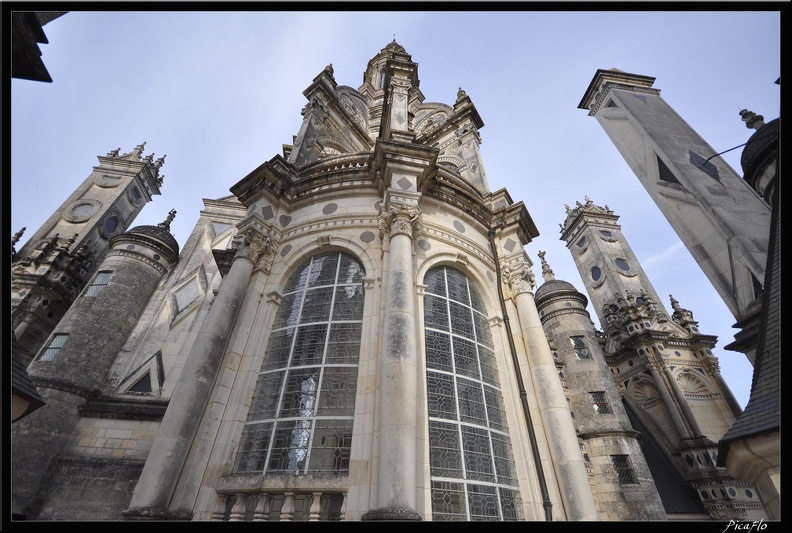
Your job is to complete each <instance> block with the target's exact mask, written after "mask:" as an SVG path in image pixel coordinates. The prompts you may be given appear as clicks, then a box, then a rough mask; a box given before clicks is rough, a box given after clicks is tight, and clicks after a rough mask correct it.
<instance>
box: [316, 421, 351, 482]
mask: <svg viewBox="0 0 792 533" xmlns="http://www.w3.org/2000/svg"><path fill="white" fill-rule="evenodd" d="M351 449H352V421H351V420H349V421H342V420H317V421H316V428H315V429H314V434H313V442H312V444H311V461H310V464H309V468H308V473H309V474H321V473H332V474H347V473H348V472H349V457H350V450H351Z"/></svg>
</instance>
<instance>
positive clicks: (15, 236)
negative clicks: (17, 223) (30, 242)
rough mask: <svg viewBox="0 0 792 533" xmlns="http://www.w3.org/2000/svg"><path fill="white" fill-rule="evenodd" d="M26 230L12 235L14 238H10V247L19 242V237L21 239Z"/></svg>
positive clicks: (23, 229)
mask: <svg viewBox="0 0 792 533" xmlns="http://www.w3.org/2000/svg"><path fill="white" fill-rule="evenodd" d="M26 229H27V228H22V229H21V230H19V231H17V232H16V233H14V236H13V237H11V246H13V245H15V244H16V243H18V242H19V239H20V237H22V234H23V233H25V230H26Z"/></svg>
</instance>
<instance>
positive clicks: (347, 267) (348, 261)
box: [338, 254, 363, 286]
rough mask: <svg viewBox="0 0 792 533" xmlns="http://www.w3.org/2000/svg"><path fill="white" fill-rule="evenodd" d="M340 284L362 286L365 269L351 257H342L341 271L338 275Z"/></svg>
mask: <svg viewBox="0 0 792 533" xmlns="http://www.w3.org/2000/svg"><path fill="white" fill-rule="evenodd" d="M338 283H339V285H340V284H354V285H358V286H360V285H361V284H362V283H363V267H361V266H360V264H359V263H358V262H357V260H356V259H355V258H354V257H352V256H349V255H344V254H342V255H341V269H340V271H339V273H338Z"/></svg>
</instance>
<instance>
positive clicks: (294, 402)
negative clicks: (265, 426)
mask: <svg viewBox="0 0 792 533" xmlns="http://www.w3.org/2000/svg"><path fill="white" fill-rule="evenodd" d="M318 385H319V369H318V368H303V369H294V370H290V371H289V372H288V375H287V378H286V388H285V390H284V391H283V400H282V402H281V410H280V418H290V417H309V416H314V414H315V413H316V393H317V390H318Z"/></svg>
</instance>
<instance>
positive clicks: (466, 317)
mask: <svg viewBox="0 0 792 533" xmlns="http://www.w3.org/2000/svg"><path fill="white" fill-rule="evenodd" d="M449 306H450V308H451V332H452V333H455V334H457V335H461V336H463V337H465V338H467V339H473V338H475V337H474V334H473V315H472V311H471V310H470V308H469V307H464V306H462V305H460V304H458V303H456V302H453V301H452V302H450V304H449Z"/></svg>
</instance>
